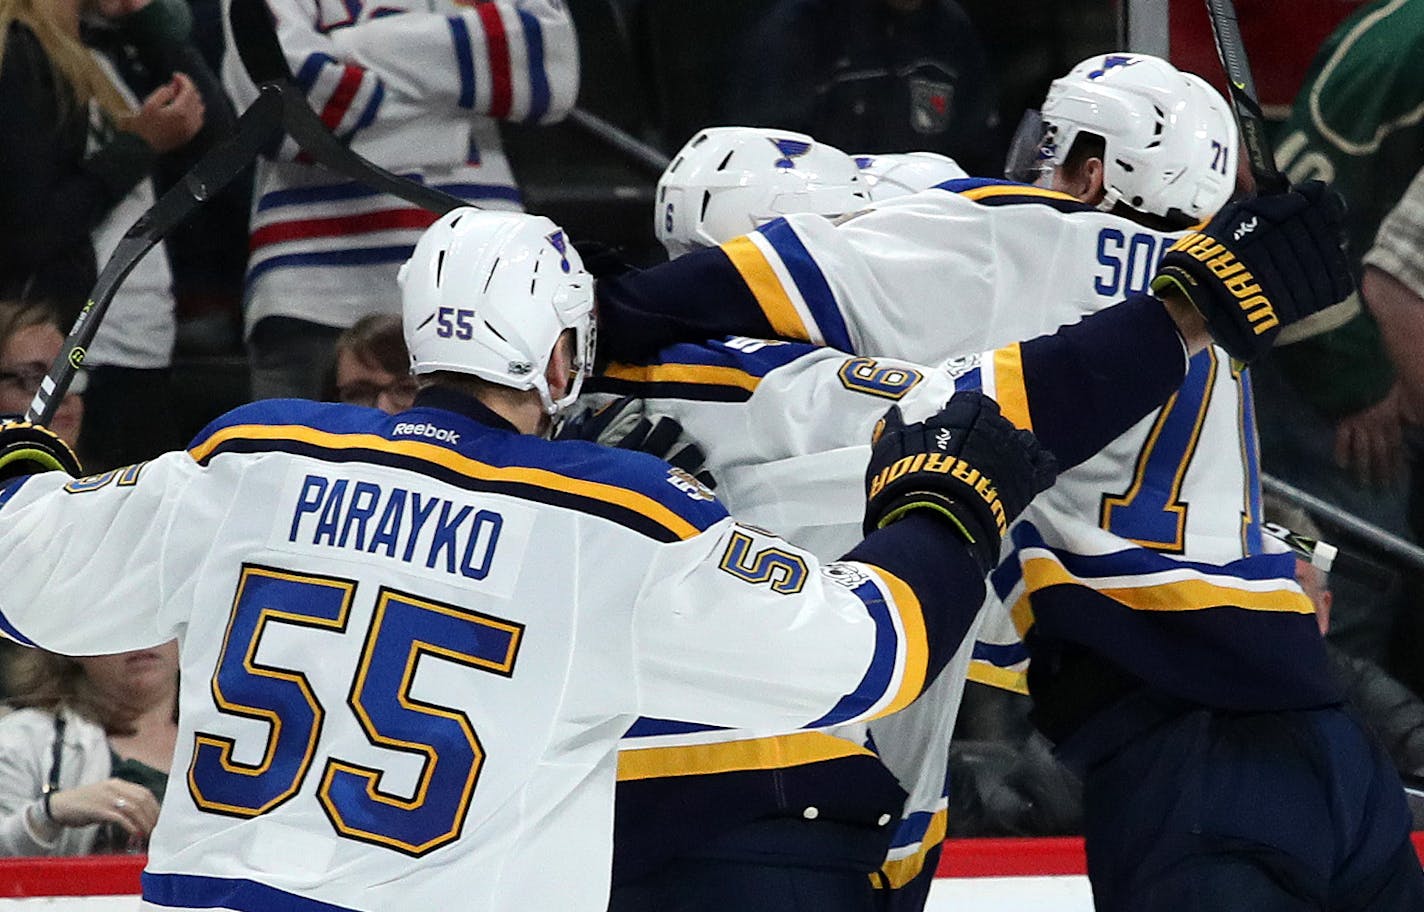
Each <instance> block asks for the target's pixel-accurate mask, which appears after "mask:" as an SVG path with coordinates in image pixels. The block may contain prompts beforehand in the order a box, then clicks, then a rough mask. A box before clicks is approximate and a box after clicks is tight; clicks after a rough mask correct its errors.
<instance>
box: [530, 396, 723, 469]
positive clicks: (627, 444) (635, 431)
mask: <svg viewBox="0 0 1424 912" xmlns="http://www.w3.org/2000/svg"><path fill="white" fill-rule="evenodd" d="M554 439H555V440H591V441H593V442H594V443H601V444H603V445H604V446H611V447H617V448H619V449H623V450H637V451H639V452H640V453H651V454H652V455H654V456H656V457H658V458H659V459H661V460H663V461H664V462H666V463H667V464H668V465H670V466H673V467H675V468H679V469H682V470H683V471H684V472H686V473H687V474H689V475H691V476H692V477H693V478H696V479H697V480H698V481H700V482H702V483H703V484H704V485H706V486H707V487H709V488H715V487H717V482H716V479H714V478H713V477H712V473H710V472H708V471H706V470H705V469H704V468H703V465H704V464H705V463H706V462H707V454H706V453H704V452H702V447H700V446H698V445H697V444H695V443H693V442H692V441H691V440H689V439H688V438H687V436H686V435H685V434H684V433H683V431H682V425H681V424H679V423H678V422H677V421H676V420H674V419H672V418H668V417H666V416H664V417H661V418H658V419H657V420H656V421H653V420H652V419H650V418H648V416H647V412H646V409H645V405H644V402H643V400H642V399H635V398H633V397H632V396H624V397H623V398H621V399H615V400H614V401H613V402H610V403H608V404H607V405H605V406H604V407H603V408H601V409H598V410H596V411H595V410H594V409H591V408H586V409H584V410H583V411H581V412H579V413H578V414H577V415H575V416H574V417H572V418H570V419H569V420H568V421H565V422H564V423H563V425H562V426H561V427H560V428H559V431H558V433H556V434H555V435H554Z"/></svg>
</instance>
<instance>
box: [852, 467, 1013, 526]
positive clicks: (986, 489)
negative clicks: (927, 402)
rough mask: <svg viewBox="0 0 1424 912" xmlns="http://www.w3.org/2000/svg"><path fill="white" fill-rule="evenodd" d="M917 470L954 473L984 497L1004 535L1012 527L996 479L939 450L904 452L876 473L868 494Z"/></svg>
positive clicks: (875, 493) (946, 473) (953, 474)
mask: <svg viewBox="0 0 1424 912" xmlns="http://www.w3.org/2000/svg"><path fill="white" fill-rule="evenodd" d="M916 472H935V473H937V474H942V475H951V476H953V477H955V478H957V479H959V480H960V481H962V482H964V483H965V484H966V485H968V486H969V487H971V488H973V489H974V492H975V493H976V494H978V495H979V496H980V497H981V498H982V499H983V500H984V504H985V505H986V506H987V507H988V508H989V512H990V513H992V514H993V515H994V524H995V525H996V526H998V527H999V534H1000V535H1003V534H1004V533H1005V532H1006V531H1007V530H1008V528H1009V517H1008V514H1006V513H1005V512H1004V505H1003V503H1002V502H1000V500H999V491H998V489H996V488H995V487H994V483H993V482H992V481H990V480H989V479H988V478H987V477H986V476H985V475H984V473H982V472H980V471H979V470H978V469H976V468H974V467H973V466H972V465H970V464H969V463H967V462H965V461H964V460H963V459H959V458H957V457H954V456H943V455H940V454H939V453H916V454H914V455H913V456H901V457H900V458H899V459H897V460H895V461H894V462H892V463H890V465H888V466H886V467H885V468H883V469H881V470H880V471H879V472H878V473H876V475H875V478H873V479H872V480H871V482H870V492H869V494H868V495H867V497H868V498H873V497H875V496H876V495H877V494H879V493H880V492H881V490H882V489H883V488H884V487H885V486H886V485H887V484H889V483H890V482H892V481H895V480H896V479H899V478H903V477H904V476H906V475H910V474H913V473H916Z"/></svg>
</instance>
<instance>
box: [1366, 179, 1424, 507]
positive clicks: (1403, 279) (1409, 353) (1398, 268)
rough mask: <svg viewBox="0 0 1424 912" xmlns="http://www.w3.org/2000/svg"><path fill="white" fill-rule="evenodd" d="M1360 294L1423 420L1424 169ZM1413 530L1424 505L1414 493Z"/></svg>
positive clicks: (1369, 263) (1387, 229) (1370, 257)
mask: <svg viewBox="0 0 1424 912" xmlns="http://www.w3.org/2000/svg"><path fill="white" fill-rule="evenodd" d="M1360 291H1361V293H1362V294H1363V296H1364V299H1365V302H1366V303H1367V304H1368V305H1369V309H1370V313H1371V315H1373V316H1374V318H1375V320H1376V321H1377V322H1378V323H1379V325H1380V328H1381V331H1382V334H1383V336H1384V340H1385V344H1386V345H1387V346H1388V348H1389V355H1390V358H1391V359H1392V360H1393V362H1394V365H1395V369H1396V370H1397V371H1398V372H1399V377H1400V385H1401V387H1402V388H1403V390H1404V392H1405V394H1406V395H1405V401H1404V403H1403V405H1404V407H1405V410H1406V413H1407V414H1408V415H1409V416H1410V417H1411V420H1412V421H1413V422H1416V423H1417V422H1418V420H1419V416H1421V415H1424V349H1421V348H1420V346H1419V344H1418V342H1419V339H1421V338H1424V169H1421V170H1420V171H1419V173H1418V174H1416V175H1415V177H1414V180H1413V182H1412V183H1410V185H1409V188H1408V189H1407V190H1406V191H1405V192H1404V196H1403V198H1402V199H1400V200H1399V203H1398V205H1396V206H1395V207H1394V208H1393V209H1392V210H1390V213H1389V215H1388V216H1386V217H1385V219H1384V221H1383V222H1382V223H1381V224H1380V228H1379V233H1378V234H1377V235H1376V236H1375V240H1374V246H1373V247H1371V248H1370V249H1369V252H1368V253H1366V254H1365V257H1364V278H1363V279H1362V280H1361V282H1360ZM1415 501H1416V502H1415V504H1414V505H1413V512H1414V514H1415V519H1414V527H1415V528H1416V529H1418V528H1420V527H1421V526H1424V522H1421V520H1420V519H1419V514H1420V511H1421V504H1420V503H1419V498H1418V493H1417V491H1416V493H1415Z"/></svg>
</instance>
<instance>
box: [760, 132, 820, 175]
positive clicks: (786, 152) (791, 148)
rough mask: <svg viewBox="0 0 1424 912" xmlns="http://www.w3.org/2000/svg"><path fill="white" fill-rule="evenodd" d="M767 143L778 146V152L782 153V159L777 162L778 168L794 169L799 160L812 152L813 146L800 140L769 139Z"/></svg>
mask: <svg viewBox="0 0 1424 912" xmlns="http://www.w3.org/2000/svg"><path fill="white" fill-rule="evenodd" d="M767 142H769V143H771V144H772V145H773V146H776V151H778V152H780V153H781V158H778V159H777V160H776V162H775V164H776V167H778V168H794V167H796V162H795V161H794V159H798V158H800V157H801V156H803V155H805V154H806V153H807V152H810V151H811V144H810V143H808V142H804V141H802V140H799V139H772V138H771V137H769V136H768V137H767Z"/></svg>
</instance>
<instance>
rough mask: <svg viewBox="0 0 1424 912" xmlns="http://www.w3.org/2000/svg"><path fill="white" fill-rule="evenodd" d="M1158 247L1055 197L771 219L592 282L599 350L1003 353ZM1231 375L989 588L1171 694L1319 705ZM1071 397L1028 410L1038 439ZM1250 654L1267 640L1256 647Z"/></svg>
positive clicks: (1178, 399)
mask: <svg viewBox="0 0 1424 912" xmlns="http://www.w3.org/2000/svg"><path fill="white" fill-rule="evenodd" d="M1175 237H1176V235H1173V234H1165V233H1162V232H1158V231H1153V230H1150V229H1147V228H1144V227H1142V226H1140V225H1138V224H1136V223H1134V222H1132V221H1129V220H1126V219H1123V218H1119V217H1116V216H1113V215H1110V214H1107V213H1102V212H1098V211H1096V210H1094V209H1093V208H1092V207H1089V206H1086V205H1084V204H1082V203H1079V202H1077V201H1076V200H1073V199H1071V198H1070V197H1067V196H1065V195H1063V194H1059V193H1055V192H1053V191H1049V190H1042V189H1038V188H1034V187H1026V186H1023V185H1019V184H1011V183H1007V182H1003V181H986V180H966V181H951V182H949V183H947V184H944V185H942V187H941V188H938V189H932V190H929V191H925V192H923V193H919V194H915V195H912V196H908V197H901V198H898V199H893V200H889V201H886V202H883V203H880V204H877V205H875V206H872V207H871V208H870V209H868V210H866V211H865V212H863V213H859V214H856V215H854V216H851V217H849V218H848V219H846V220H843V221H842V222H841V223H840V224H839V225H836V226H833V225H831V224H828V223H827V222H826V221H825V220H824V219H821V218H819V217H816V216H790V217H788V218H786V219H782V220H777V221H775V222H772V223H769V224H768V225H766V226H763V227H762V228H760V229H758V230H757V231H755V232H753V233H752V234H750V235H748V236H746V237H743V238H739V239H736V240H733V241H731V242H729V243H727V244H724V245H723V246H722V247H721V248H720V249H713V250H708V251H700V252H696V253H693V254H690V255H688V256H685V257H682V258H680V259H678V260H677V261H675V262H673V263H669V264H667V265H665V266H659V267H656V268H654V269H650V270H647V271H645V272H643V273H639V274H634V275H631V276H629V277H628V278H626V279H621V280H619V281H617V282H613V283H605V285H604V286H603V287H602V288H601V290H600V295H601V298H600V308H601V309H600V316H601V317H609V318H610V322H611V323H612V324H613V326H612V327H611V328H610V330H609V333H608V336H609V337H610V338H612V339H613V340H615V341H617V340H618V338H619V335H620V333H621V332H622V331H623V330H624V329H625V327H626V328H627V332H628V333H629V335H628V336H627V337H626V338H627V339H631V340H633V341H634V342H638V341H643V340H639V339H638V338H637V335H638V332H639V329H638V322H637V321H634V320H631V319H630V320H620V318H619V313H618V310H619V307H620V305H627V306H628V310H629V313H631V314H634V315H636V316H637V317H638V318H639V319H642V318H644V317H646V315H647V314H648V313H650V312H651V313H658V314H659V315H660V316H661V317H662V318H663V322H661V323H659V322H656V321H647V320H643V322H644V323H646V325H647V326H649V327H650V329H649V330H648V331H656V332H658V333H666V331H667V329H668V326H669V325H673V326H675V327H676V326H680V327H683V328H684V329H685V331H686V332H687V333H688V334H696V333H698V332H706V331H707V330H708V329H709V328H712V327H719V328H720V329H722V331H730V332H740V333H757V334H767V333H772V334H775V335H776V336H778V337H780V338H786V339H801V340H807V341H811V342H814V343H818V344H825V345H829V346H832V347H835V348H838V349H840V350H842V351H846V352H850V353H886V352H889V353H894V354H896V355H898V356H900V357H907V358H911V359H913V360H917V361H923V362H929V363H933V362H934V361H936V360H939V359H943V358H946V357H952V356H955V355H958V354H963V353H966V352H973V351H978V350H981V349H985V348H989V347H992V346H996V345H1003V344H1006V343H1008V342H1009V341H1011V340H1013V339H1018V338H1026V337H1029V336H1032V335H1034V334H1036V333H1038V332H1042V331H1045V330H1049V329H1052V328H1053V327H1055V326H1058V325H1062V324H1063V323H1065V322H1069V321H1072V320H1074V319H1077V318H1078V317H1080V316H1082V315H1083V314H1085V313H1089V312H1093V311H1097V310H1100V309H1102V308H1104V307H1106V306H1108V305H1110V304H1111V303H1113V302H1114V301H1116V300H1117V299H1119V298H1120V297H1122V296H1123V295H1124V294H1128V293H1134V292H1139V291H1141V290H1143V289H1145V288H1146V287H1147V284H1148V282H1149V280H1150V277H1151V275H1152V273H1153V272H1154V270H1155V268H1156V265H1157V262H1158V260H1159V259H1160V256H1161V254H1162V252H1163V251H1164V250H1165V249H1166V247H1168V246H1169V245H1170V244H1171V242H1172V240H1173V239H1174V238H1175ZM1251 408H1252V406H1251V397H1250V379H1249V375H1248V374H1247V373H1246V372H1244V371H1242V370H1240V369H1239V368H1238V367H1237V366H1236V365H1233V364H1231V363H1230V360H1229V358H1228V357H1227V356H1226V355H1225V353H1224V352H1222V351H1221V350H1220V349H1216V348H1213V349H1210V350H1208V351H1206V352H1203V353H1201V354H1199V355H1197V356H1196V358H1195V359H1194V360H1193V364H1192V368H1191V370H1190V371H1189V373H1188V375H1187V378H1186V381H1185V382H1184V383H1183V385H1182V388H1181V390H1180V391H1179V393H1178V395H1177V396H1175V397H1173V398H1172V400H1170V401H1169V402H1168V403H1167V405H1166V407H1164V408H1162V409H1161V410H1159V411H1158V412H1157V413H1155V414H1153V415H1151V416H1149V417H1148V418H1146V419H1144V420H1143V421H1141V422H1140V423H1139V424H1138V425H1137V426H1135V427H1134V428H1132V429H1131V430H1129V431H1128V432H1127V433H1125V434H1123V435H1122V436H1121V437H1119V438H1118V439H1117V440H1115V441H1114V442H1113V443H1112V444H1111V445H1110V446H1109V447H1108V448H1107V449H1105V450H1104V451H1103V452H1102V453H1101V454H1100V455H1099V456H1097V457H1095V458H1093V459H1091V460H1089V461H1087V462H1086V463H1085V464H1083V465H1081V466H1079V467H1077V468H1075V469H1073V470H1072V471H1069V472H1065V473H1063V475H1061V476H1060V478H1059V480H1058V483H1057V484H1056V485H1055V486H1054V487H1053V488H1052V489H1051V490H1050V491H1048V492H1047V493H1045V494H1044V495H1041V496H1040V497H1038V498H1037V499H1036V500H1035V501H1034V503H1033V505H1032V506H1031V507H1030V509H1029V510H1028V511H1027V512H1026V513H1025V515H1024V516H1023V518H1022V519H1021V521H1020V523H1019V524H1018V526H1017V527H1016V528H1015V529H1014V531H1013V536H1012V543H1013V547H1012V548H1011V549H1010V550H1009V552H1008V553H1007V554H1006V558H1007V559H1006V561H1005V562H1004V565H1003V566H1002V567H1001V568H1000V569H999V571H997V572H996V573H995V575H994V585H995V589H996V590H997V591H998V592H999V593H1000V594H1001V595H1002V596H1003V597H1005V598H1006V599H1007V600H1008V602H1009V604H1010V605H1011V607H1012V609H1013V612H1014V617H1015V620H1016V623H1017V627H1018V629H1019V630H1020V631H1021V632H1023V631H1027V630H1028V629H1029V627H1031V626H1034V625H1037V627H1038V630H1039V633H1040V634H1042V635H1043V636H1044V637H1045V638H1050V639H1053V640H1056V641H1060V642H1063V641H1066V642H1070V643H1078V644H1082V645H1084V646H1086V647H1088V648H1090V649H1092V650H1095V651H1097V652H1098V654H1100V655H1104V656H1107V657H1109V658H1111V659H1112V660H1113V661H1114V662H1116V663H1118V664H1119V665H1121V666H1122V667H1124V668H1126V669H1127V670H1128V671H1130V672H1131V673H1133V674H1135V675H1137V676H1138V677H1140V678H1142V679H1144V680H1146V681H1148V682H1150V683H1152V684H1154V685H1156V686H1159V687H1161V688H1163V689H1165V690H1167V691H1169V692H1171V693H1173V694H1176V695H1178V696H1181V697H1184V698H1187V699H1191V700H1196V701H1200V702H1202V703H1205V704H1208V705H1215V706H1222V707H1225V708H1236V709H1272V708H1291V707H1306V706H1318V705H1322V704H1324V703H1328V702H1331V701H1332V700H1334V699H1335V697H1336V694H1335V691H1334V688H1333V687H1332V686H1331V685H1330V684H1329V683H1328V680H1329V679H1328V675H1326V674H1325V665H1324V655H1323V649H1322V644H1321V643H1320V636H1319V632H1318V629H1317V628H1316V626H1315V621H1314V617H1313V610H1312V607H1311V605H1310V602H1309V601H1308V600H1307V599H1306V598H1305V597H1304V595H1303V594H1302V593H1301V592H1300V590H1299V589H1298V587H1297V586H1296V585H1295V582H1294V579H1293V577H1294V561H1293V558H1292V556H1291V555H1290V554H1289V553H1285V549H1284V546H1281V545H1279V544H1278V543H1276V542H1274V541H1273V540H1270V539H1269V538H1266V539H1263V538H1262V535H1261V531H1260V524H1261V515H1260V482H1259V466H1258V459H1257V449H1256V434H1255V422H1254V417H1253V415H1252V412H1251ZM1082 415H1083V412H1082V409H1081V407H1080V406H1077V405H1076V404H1074V403H1073V402H1071V401H1067V402H1065V403H1063V405H1062V407H1060V408H1056V409H1053V410H1048V411H1045V412H1044V413H1043V414H1038V413H1035V415H1034V416H1033V426H1032V429H1033V430H1034V431H1035V432H1047V433H1050V434H1057V433H1059V432H1060V431H1062V430H1063V429H1064V428H1065V426H1068V429H1069V430H1070V431H1071V424H1072V423H1073V422H1074V421H1077V420H1080V419H1081V417H1082ZM1263 643H1270V644H1271V646H1270V648H1268V649H1263V648H1262V644H1263Z"/></svg>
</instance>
